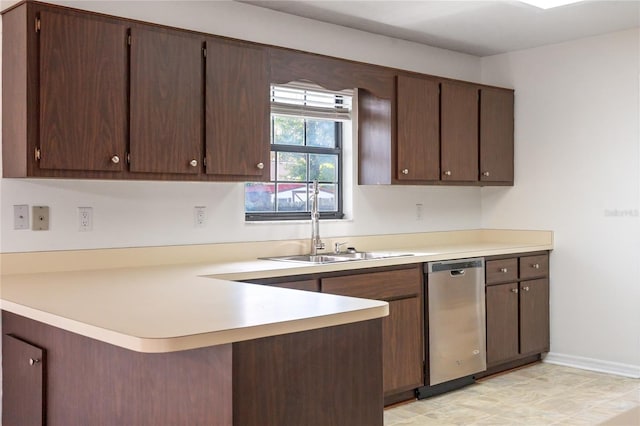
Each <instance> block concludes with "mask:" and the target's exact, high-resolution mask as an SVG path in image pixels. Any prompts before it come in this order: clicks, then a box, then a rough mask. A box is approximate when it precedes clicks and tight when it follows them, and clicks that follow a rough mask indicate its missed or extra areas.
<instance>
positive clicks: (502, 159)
mask: <svg viewBox="0 0 640 426" xmlns="http://www.w3.org/2000/svg"><path fill="white" fill-rule="evenodd" d="M480 180H481V181H482V182H487V183H489V182H504V183H507V184H513V91H512V90H505V89H490V88H482V89H481V90H480Z"/></svg>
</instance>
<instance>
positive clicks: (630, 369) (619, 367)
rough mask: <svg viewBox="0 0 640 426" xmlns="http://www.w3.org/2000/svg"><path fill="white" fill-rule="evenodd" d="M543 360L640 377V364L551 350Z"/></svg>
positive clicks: (618, 374)
mask: <svg viewBox="0 0 640 426" xmlns="http://www.w3.org/2000/svg"><path fill="white" fill-rule="evenodd" d="M543 362H546V363H549V364H557V365H564V366H567V367H575V368H581V369H583V370H591V371H598V372H600V373H608V374H615V375H617V376H624V377H631V378H632V379H640V366H638V365H631V364H622V363H619V362H611V361H604V360H601V359H594V358H585V357H582V356H575V355H566V354H559V353H555V352H549V353H548V354H547V355H546V356H545V357H544V358H543Z"/></svg>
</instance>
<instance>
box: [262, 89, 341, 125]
mask: <svg viewBox="0 0 640 426" xmlns="http://www.w3.org/2000/svg"><path fill="white" fill-rule="evenodd" d="M352 94H353V92H352V91H350V90H349V91H347V90H345V91H341V92H335V91H330V90H325V89H322V88H319V87H316V86H313V87H310V86H307V85H305V84H302V83H290V84H287V85H272V86H271V113H272V114H276V115H285V116H295V117H304V118H316V119H326V120H335V121H349V120H351V99H352Z"/></svg>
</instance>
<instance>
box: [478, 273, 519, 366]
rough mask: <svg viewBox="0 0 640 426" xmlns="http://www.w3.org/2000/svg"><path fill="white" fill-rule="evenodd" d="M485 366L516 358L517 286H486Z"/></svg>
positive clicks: (512, 284) (510, 284) (511, 284)
mask: <svg viewBox="0 0 640 426" xmlns="http://www.w3.org/2000/svg"><path fill="white" fill-rule="evenodd" d="M486 296H487V300H486V303H487V365H488V366H491V365H496V364H499V363H500V362H502V361H507V360H510V359H512V358H515V357H517V356H518V284H517V283H509V284H500V285H491V286H487V295H486Z"/></svg>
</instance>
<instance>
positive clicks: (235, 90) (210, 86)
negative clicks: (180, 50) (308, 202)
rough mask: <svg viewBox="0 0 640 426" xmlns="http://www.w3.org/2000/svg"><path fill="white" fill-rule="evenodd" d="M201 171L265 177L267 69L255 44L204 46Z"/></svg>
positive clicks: (238, 177)
mask: <svg viewBox="0 0 640 426" xmlns="http://www.w3.org/2000/svg"><path fill="white" fill-rule="evenodd" d="M206 51H207V58H206V95H205V98H206V138H205V139H206V172H207V174H210V175H216V176H219V177H223V178H227V179H229V180H246V179H250V180H269V155H270V138H269V117H270V104H269V70H268V62H267V52H266V50H265V49H264V48H262V47H260V46H253V45H246V44H241V43H235V42H231V41H224V40H218V39H213V38H209V39H207V44H206Z"/></svg>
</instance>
